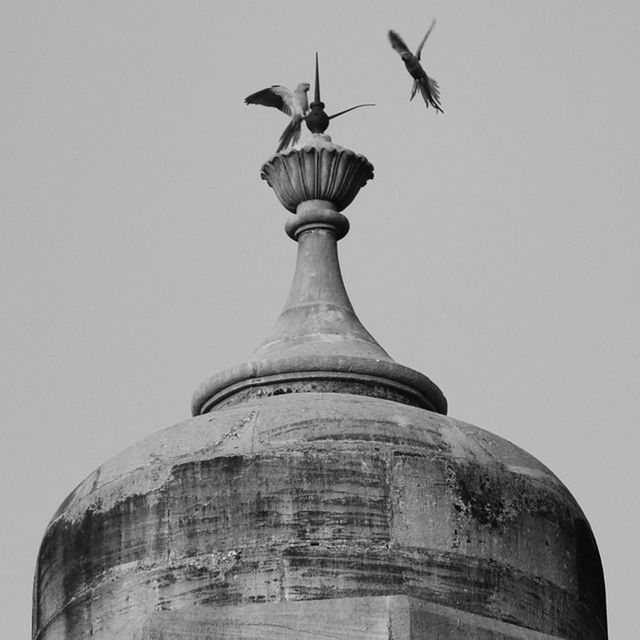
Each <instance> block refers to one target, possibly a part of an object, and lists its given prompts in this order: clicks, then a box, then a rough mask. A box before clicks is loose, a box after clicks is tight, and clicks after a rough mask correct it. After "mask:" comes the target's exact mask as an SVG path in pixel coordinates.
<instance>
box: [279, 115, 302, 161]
mask: <svg viewBox="0 0 640 640" xmlns="http://www.w3.org/2000/svg"><path fill="white" fill-rule="evenodd" d="M301 128H302V118H292V119H291V122H290V123H289V124H288V125H287V126H286V128H285V130H284V131H283V132H282V135H281V136H280V144H279V145H278V149H277V153H279V152H280V151H282V150H284V149H286V148H287V147H288V146H289V145H294V144H295V143H296V142H298V140H299V139H300V129H301Z"/></svg>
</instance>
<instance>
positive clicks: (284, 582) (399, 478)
mask: <svg viewBox="0 0 640 640" xmlns="http://www.w3.org/2000/svg"><path fill="white" fill-rule="evenodd" d="M38 584H39V585H40V588H39V591H38V593H39V595H38V598H37V601H36V602H37V610H36V621H37V624H38V626H39V627H40V628H41V629H42V630H43V631H42V635H41V636H40V637H42V638H54V637H85V636H82V635H78V636H75V635H74V636H72V635H65V634H70V631H71V630H72V629H76V628H77V626H78V621H79V620H84V619H87V618H88V617H90V618H91V625H92V629H93V634H94V635H93V637H97V638H103V637H104V638H121V637H122V638H124V637H132V636H131V635H127V634H128V633H131V631H132V630H134V629H135V630H136V633H137V634H138V635H137V636H134V637H140V638H175V637H185V638H187V637H188V638H195V637H202V636H201V635H199V634H201V633H204V632H205V630H206V631H207V633H209V632H213V630H215V631H216V634H217V635H215V637H219V638H231V637H234V638H235V637H238V636H236V635H233V633H232V630H231V627H233V628H234V629H235V628H236V627H235V625H237V624H249V622H251V624H253V625H258V626H259V625H260V624H262V622H264V623H265V625H267V624H268V622H269V620H270V618H269V616H270V615H276V612H272V613H270V612H269V608H268V606H264V604H263V605H260V606H258V603H268V604H269V605H270V604H271V603H297V605H296V606H297V607H298V609H299V610H300V611H303V612H304V614H300V615H303V617H304V620H302V619H300V620H298V622H297V624H298V627H297V628H298V631H299V632H300V631H302V628H303V626H304V628H306V627H307V624H312V625H316V626H317V627H318V629H320V630H322V633H324V634H326V635H318V636H316V637H329V635H330V632H331V629H332V627H331V620H329V619H327V615H326V609H323V607H322V606H320V609H319V613H318V612H316V611H315V610H314V608H313V607H312V606H311V605H315V604H316V601H318V600H325V599H329V600H332V601H333V603H332V605H331V606H332V607H335V606H336V603H338V602H341V601H342V599H346V600H345V601H344V602H342V603H341V606H343V607H346V608H347V609H349V607H355V608H356V609H357V608H358V607H361V606H365V605H366V606H367V607H369V608H371V609H372V610H375V616H378V617H379V618H380V620H382V621H384V623H385V624H387V623H388V622H389V619H390V617H392V616H393V615H396V614H395V613H394V611H395V608H396V607H400V608H401V609H402V608H403V607H404V608H405V609H406V610H407V611H406V616H408V617H409V618H410V619H411V620H414V619H415V620H417V621H419V624H422V625H435V624H437V625H438V626H437V628H438V629H442V630H446V632H447V633H449V634H454V632H455V633H456V634H462V632H463V631H464V630H465V629H466V630H467V631H466V632H469V630H470V629H471V628H474V629H475V628H476V625H479V626H480V627H481V628H486V629H492V630H493V631H494V632H495V635H486V636H467V635H440V636H438V637H441V638H448V637H452V638H453V637H456V638H457V637H496V638H497V637H499V638H522V637H531V638H533V637H536V638H538V637H540V638H542V637H561V638H584V639H587V638H603V637H605V635H604V633H605V631H604V628H605V627H604V625H605V614H604V609H603V603H604V598H603V583H602V574H601V569H600V562H599V558H598V552H597V548H596V545H595V542H594V539H593V536H592V535H591V531H590V529H589V525H588V523H587V522H586V519H585V517H584V515H583V514H582V512H581V511H580V509H579V507H578V505H577V504H576V503H575V501H574V499H573V498H572V497H571V495H570V494H569V492H568V491H567V490H566V488H565V487H564V486H563V485H562V483H561V482H560V481H559V480H558V479H557V478H556V477H555V476H554V475H553V474H552V473H551V472H550V471H549V470H548V469H547V468H546V467H544V466H543V465H542V464H541V463H540V462H538V461H537V460H536V459H535V458H533V457H532V456H530V455H529V454H527V453H526V452H524V451H522V450H521V449H519V448H518V447H516V446H514V445H512V444H511V443H509V442H507V441H506V440H503V439H501V438H498V437H496V436H494V435H492V434H490V433H488V432H487V431H484V430H482V429H479V428H477V427H473V426H471V425H468V424H465V423H463V422H460V421H457V420H454V419H452V418H448V417H445V416H443V415H440V414H437V413H433V412H430V411H426V410H424V409H420V408H417V407H412V406H409V405H406V404H402V403H398V402H393V401H390V400H384V399H380V398H374V397H367V396H357V395H353V394H342V393H335V394H329V393H314V392H309V393H304V394H302V393H300V394H290V395H280V396H272V397H267V398H261V399H256V400H253V401H249V402H245V403H240V404H237V405H234V406H229V407H224V408H219V409H217V410H216V411H213V412H211V413H208V414H205V415H201V416H198V417H195V418H192V419H190V420H187V421H185V422H183V423H181V424H178V425H176V426H174V427H170V428H168V429H164V430H163V431H160V432H158V433H156V434H154V435H153V436H151V437H149V438H147V439H146V440H144V441H143V442H141V443H139V444H137V445H135V446H134V447H131V448H130V449H128V450H126V451H124V452H123V453H122V454H120V455H118V456H116V457H115V458H113V459H112V460H110V461H109V462H107V463H105V464H104V465H102V466H101V467H100V468H99V469H97V470H96V471H95V472H94V473H93V474H92V475H91V476H89V477H88V478H87V479H86V480H85V481H84V482H83V483H82V484H81V485H80V486H79V487H78V488H77V489H76V490H75V491H74V492H73V493H72V494H71V496H70V497H69V498H68V500H67V501H66V502H65V504H64V505H63V506H62V507H61V509H60V510H59V512H58V513H57V514H56V516H55V517H54V519H53V520H52V522H51V524H50V526H49V530H48V532H47V535H46V537H45V541H44V543H43V547H42V550H41V554H40V561H39V566H38ZM389 598H391V600H389ZM304 603H306V606H303V605H304ZM376 603H377V604H376ZM239 604H243V605H250V604H251V605H253V607H249V608H248V609H247V608H243V607H241V608H239V609H238V610H237V611H235V610H234V607H235V606H237V605H239ZM234 611H235V612H234ZM276 611H277V610H276ZM295 611H296V609H295V607H294V608H293V609H292V610H291V611H290V613H291V612H295ZM396 613H397V612H396ZM371 615H373V613H372V614H371ZM397 615H400V614H399V613H397ZM247 616H249V618H247ZM265 616H266V617H265ZM315 616H318V618H317V619H316V617H315ZM380 624H382V622H380ZM227 627H230V628H229V629H227V630H226V631H225V629H226V628H227ZM294 629H295V626H294ZM520 629H531V630H536V631H537V632H539V633H540V634H548V636H547V635H544V636H543V635H540V636H537V635H535V636H534V635H531V636H523V635H520V632H519V631H518V630H520ZM178 630H180V634H178ZM236 632H237V629H236ZM466 632H465V633H466ZM263 633H264V635H261V636H260V637H265V638H266V637H269V638H271V637H273V638H275V637H280V636H278V633H279V632H278V631H277V629H276V631H275V632H274V633H275V635H270V634H269V633H268V631H263ZM443 633H444V631H443ZM163 634H165V635H163ZM87 637H88V636H87ZM207 637H208V636H207ZM240 637H245V636H240ZM251 637H253V636H251ZM353 637H359V636H355V635H354V636H353ZM385 637H386V636H385ZM394 637H395V636H394ZM407 637H409V636H407ZM411 637H418V636H411Z"/></svg>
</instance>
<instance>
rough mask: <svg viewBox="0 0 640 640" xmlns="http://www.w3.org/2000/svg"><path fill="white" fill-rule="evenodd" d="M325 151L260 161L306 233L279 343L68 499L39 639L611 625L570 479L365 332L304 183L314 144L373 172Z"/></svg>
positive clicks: (320, 206) (434, 633) (515, 632)
mask: <svg viewBox="0 0 640 640" xmlns="http://www.w3.org/2000/svg"><path fill="white" fill-rule="evenodd" d="M330 145H331V141H330V139H328V137H327V136H314V138H313V140H312V143H311V144H310V145H308V146H307V147H305V148H304V149H303V150H295V151H290V152H287V153H286V154H280V155H281V156H287V157H286V158H284V160H283V158H282V157H278V158H276V160H275V161H273V160H272V161H270V162H269V163H268V164H267V165H265V166H266V167H268V168H267V169H263V176H264V175H267V174H268V175H269V176H270V177H269V184H270V185H271V186H272V187H273V188H274V189H275V190H276V194H277V195H278V197H279V198H280V196H281V195H282V194H281V193H280V191H279V189H280V187H279V186H278V185H279V184H285V186H286V189H284V188H283V190H285V191H286V192H287V195H286V202H287V203H289V204H290V206H291V207H293V209H294V210H295V212H296V213H295V215H294V217H293V218H292V221H291V222H290V223H289V224H288V233H289V235H290V236H291V237H292V238H294V239H295V240H297V242H298V262H297V265H296V272H295V275H294V280H293V285H292V289H291V293H290V296H289V299H288V300H287V302H286V304H285V308H284V311H283V313H282V315H281V317H280V319H279V320H278V322H277V324H276V327H275V329H274V331H273V333H272V334H271V336H269V337H268V338H267V339H266V340H265V341H264V342H263V343H262V344H261V345H259V346H258V347H257V348H256V350H255V351H254V352H253V354H252V355H251V357H250V358H249V360H248V361H247V362H245V363H243V364H241V365H238V366H237V367H234V368H232V369H229V370H227V371H224V372H222V373H220V374H217V375H216V376H213V377H212V378H210V379H209V380H207V381H206V382H205V383H203V385H201V387H200V388H199V389H198V390H197V391H196V393H195V395H194V400H193V413H194V417H192V418H191V419H189V420H186V421H185V422H182V423H180V424H178V425H175V426H173V427H169V428H167V429H164V430H162V431H159V432H157V433H156V434H154V435H152V436H151V437H149V438H147V439H146V440H144V441H142V442H140V443H138V444H137V445H134V446H133V447H131V448H130V449H128V450H126V451H124V452H123V453H121V454H120V455H118V456H116V457H115V458H113V459H112V460H110V461H108V462H106V463H105V464H104V465H102V466H101V467H100V468H99V469H97V470H96V471H95V472H94V473H93V474H91V475H90V476H89V477H88V478H87V479H86V480H85V481H84V482H82V483H81V484H80V485H79V486H78V487H77V488H76V489H75V491H73V493H72V494H71V495H70V496H69V497H68V498H67V499H66V500H65V502H64V503H63V504H62V505H61V507H60V509H59V510H58V512H57V513H56V514H55V516H54V518H53V519H52V521H51V523H50V525H49V527H48V529H47V531H46V533H45V536H44V540H43V543H42V547H41V550H40V554H39V559H38V566H37V570H36V578H35V587H34V613H33V618H34V633H33V637H34V638H37V639H38V640H52V639H56V640H57V639H63V638H64V639H69V640H80V639H85V638H87V639H88V638H93V639H95V640H106V639H110V640H114V639H125V638H126V639H130V638H133V639H139V640H142V639H145V640H147V639H156V640H160V639H162V640H164V639H167V640H168V639H169V638H171V639H172V640H175V639H180V638H184V639H185V640H187V639H189V640H193V639H196V638H198V639H203V638H216V639H223V640H226V639H229V640H231V639H249V638H252V639H258V638H259V639H262V640H267V639H272V638H273V639H275V638H285V639H286V638H292V639H293V638H296V639H297V638H301V637H302V638H304V637H308V638H314V639H328V638H345V639H347V638H349V639H351V638H353V639H360V638H362V639H364V638H367V639H368V638H380V639H382V638H384V639H389V640H390V639H391V638H393V639H394V640H398V639H404V640H409V639H412V640H413V639H418V638H438V639H443V640H447V639H462V638H465V639H468V638H471V639H507V638H519V639H531V640H534V639H535V640H543V639H549V640H551V639H553V638H564V639H572V640H578V639H580V640H602V639H604V638H606V637H607V632H606V612H605V598H604V582H603V576H602V568H601V564H600V559H599V555H598V550H597V546H596V543H595V540H594V538H593V535H592V533H591V529H590V527H589V524H588V522H587V520H586V518H585V516H584V514H583V513H582V512H581V510H580V508H579V506H578V505H577V504H576V502H575V500H574V499H573V498H572V496H571V494H570V493H569V492H568V490H567V489H566V488H565V487H564V486H563V484H562V483H561V482H560V481H559V480H558V479H557V478H556V477H555V476H554V475H553V473H551V472H550V471H549V470H548V469H547V468H546V467H545V466H544V465H542V464H541V463H540V462H538V461H537V460H536V459H535V458H533V457H532V456H530V455H529V454H527V453H526V452H524V451H523V450H521V449H519V448H518V447H516V446H515V445H513V444H511V443H510V442H508V441H506V440H504V439H502V438H498V437H497V436H494V435H492V434H490V433H489V432H487V431H484V430H483V429H479V428H477V427H474V426H471V425H469V424H466V423H463V422H460V421H457V420H455V419H452V418H449V417H447V416H446V411H447V403H446V400H445V398H444V395H443V394H442V392H441V391H440V389H439V388H438V387H437V386H436V385H435V384H434V383H433V382H432V381H430V380H429V379H428V378H427V377H426V376H424V375H423V374H420V373H418V372H416V371H413V370H412V369H409V368H408V367H405V366H403V365H400V364H398V363H396V362H394V361H393V359H392V358H391V357H390V356H389V355H388V354H387V353H386V351H384V350H383V349H382V347H380V345H378V344H377V342H376V341H375V340H374V339H373V337H372V336H371V335H370V334H369V333H368V332H367V331H366V329H364V327H363V326H362V325H361V324H360V322H359V320H358V318H357V316H356V315H355V312H354V311H353V308H352V307H351V304H350V302H349V300H348V297H347V295H346V291H345V289H344V286H343V283H342V277H341V275H340V270H339V265H338V261H337V250H336V245H337V241H338V239H339V238H340V237H341V236H342V235H344V233H346V232H347V230H348V222H347V220H346V218H345V217H344V216H343V215H342V214H341V213H340V212H339V209H340V206H338V205H336V204H335V202H332V201H331V200H327V199H324V198H326V197H329V196H327V195H326V193H325V194H324V195H323V194H322V193H320V192H318V191H312V192H310V191H308V189H309V184H310V183H311V181H312V179H315V178H316V177H317V176H318V175H325V176H326V175H336V174H337V173H338V169H336V168H335V167H333V166H332V165H330V166H328V167H324V168H323V169H322V171H321V172H318V171H317V170H316V168H317V166H318V164H317V163H315V162H314V161H313V156H314V155H317V160H318V162H326V161H328V162H330V163H331V162H334V163H335V162H339V163H343V164H344V166H343V167H342V169H341V171H343V172H346V174H349V171H350V169H349V163H352V162H356V163H357V164H358V168H357V170H354V171H352V172H351V173H350V174H349V175H351V176H353V178H352V179H351V180H347V179H345V180H344V181H343V186H342V187H341V189H344V190H345V191H348V193H349V196H348V197H347V196H344V198H343V196H341V195H340V194H338V195H335V192H332V194H333V195H331V196H330V197H332V198H338V199H339V198H343V199H340V200H339V201H340V202H345V201H346V200H348V199H349V197H350V198H351V200H352V199H353V197H355V195H356V194H357V191H358V189H359V188H361V187H362V186H364V184H365V183H366V181H367V180H368V179H369V178H370V177H371V176H372V170H368V169H367V167H366V164H367V161H366V159H363V158H362V156H357V155H356V154H353V153H352V152H348V153H346V152H345V153H343V152H342V151H341V149H340V148H339V147H335V148H334V149H328V146H330ZM296 154H301V155H303V156H304V158H303V159H302V160H300V159H299V158H298V160H295V159H294V160H291V158H294V157H295V156H296ZM287 158H289V160H287ZM289 161H291V162H295V163H298V165H299V166H302V167H304V170H303V172H302V174H300V175H302V178H300V179H298V178H296V180H297V183H296V184H298V185H305V186H304V190H302V189H301V188H299V189H297V188H296V186H295V184H293V186H292V182H291V181H289V182H287V179H286V176H287V175H288V174H289V173H290V172H288V169H287V162H289ZM278 167H280V168H281V169H278ZM314 167H316V168H314ZM363 167H364V168H363ZM278 171H279V173H278ZM305 172H306V173H305ZM310 193H311V195H312V196H314V197H312V198H311V199H309V194H310ZM292 194H293V195H292ZM296 194H298V195H296ZM319 195H320V196H322V197H317V196H319ZM296 198H298V199H299V201H296ZM349 201H350V200H349Z"/></svg>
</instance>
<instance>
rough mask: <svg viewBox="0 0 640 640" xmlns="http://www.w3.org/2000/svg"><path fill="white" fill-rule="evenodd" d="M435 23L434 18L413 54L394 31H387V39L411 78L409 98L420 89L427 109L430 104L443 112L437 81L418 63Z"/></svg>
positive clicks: (411, 98)
mask: <svg viewBox="0 0 640 640" xmlns="http://www.w3.org/2000/svg"><path fill="white" fill-rule="evenodd" d="M435 24H436V20H435V18H434V19H433V22H432V23H431V26H430V27H429V30H428V31H427V33H426V34H425V36H424V38H422V42H421V43H420V46H419V47H418V50H417V51H416V54H415V55H413V53H411V51H409V48H408V47H407V45H406V44H405V43H404V41H403V39H402V38H401V37H400V36H399V35H398V34H397V33H396V32H395V31H389V41H390V42H391V46H392V47H393V48H394V49H395V50H396V51H397V52H398V53H399V54H400V57H401V58H402V61H403V62H404V66H405V67H407V71H408V72H409V73H410V74H411V77H412V78H413V88H412V89H411V97H410V98H409V100H413V98H414V96H415V95H416V92H417V91H418V89H420V93H421V94H422V97H423V98H424V103H425V104H426V105H427V109H428V108H429V105H431V106H432V107H434V108H435V109H436V110H437V111H439V112H440V113H444V111H442V108H441V107H440V89H439V88H438V83H437V82H436V81H435V80H434V79H433V78H430V77H429V76H428V75H427V72H426V71H425V70H424V69H423V68H422V65H421V64H420V54H421V53H422V47H424V43H425V42H426V41H427V38H428V37H429V34H430V33H431V31H432V30H433V27H434V26H435Z"/></svg>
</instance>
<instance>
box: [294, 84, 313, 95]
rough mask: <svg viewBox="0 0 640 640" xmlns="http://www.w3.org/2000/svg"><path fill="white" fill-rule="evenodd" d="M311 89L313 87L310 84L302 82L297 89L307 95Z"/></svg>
mask: <svg viewBox="0 0 640 640" xmlns="http://www.w3.org/2000/svg"><path fill="white" fill-rule="evenodd" d="M309 89H311V85H310V84H309V83H308V82H301V83H300V84H299V85H298V86H297V87H296V91H298V92H304V93H306V92H307V91H309Z"/></svg>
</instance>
